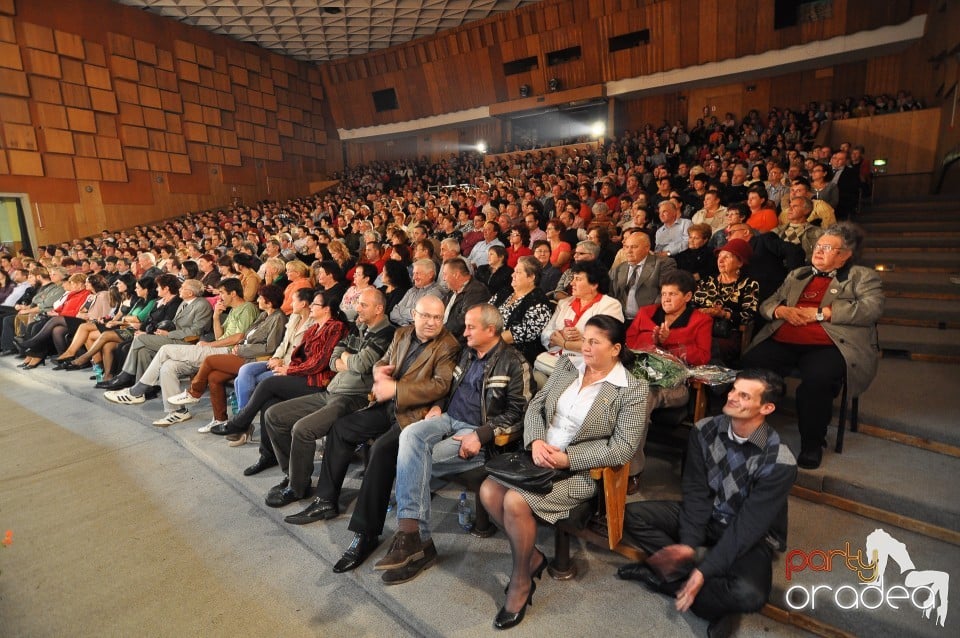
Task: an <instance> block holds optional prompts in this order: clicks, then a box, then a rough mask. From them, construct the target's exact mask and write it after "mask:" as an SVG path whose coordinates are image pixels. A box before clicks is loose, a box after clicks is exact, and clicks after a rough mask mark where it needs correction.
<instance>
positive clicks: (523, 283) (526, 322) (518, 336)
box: [490, 257, 553, 365]
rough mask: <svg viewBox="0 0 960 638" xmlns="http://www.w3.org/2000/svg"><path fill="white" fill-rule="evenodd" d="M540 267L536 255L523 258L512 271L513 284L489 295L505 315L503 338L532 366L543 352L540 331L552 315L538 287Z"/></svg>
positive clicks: (502, 314) (491, 301)
mask: <svg viewBox="0 0 960 638" xmlns="http://www.w3.org/2000/svg"><path fill="white" fill-rule="evenodd" d="M540 270H541V269H540V262H538V261H537V260H536V259H535V258H533V257H521V258H520V260H519V261H518V262H517V269H516V270H514V271H513V277H512V281H511V285H510V286H506V287H504V288H501V289H500V291H499V292H497V293H496V294H494V295H493V297H491V298H490V303H491V304H493V305H494V306H496V307H497V310H499V311H500V315H501V316H502V317H503V323H504V330H503V334H502V335H501V336H502V338H503V340H504V341H506V342H507V343H512V344H513V345H514V347H516V348H517V350H519V351H520V352H521V353H522V354H523V356H525V357H526V358H527V361H529V362H530V363H531V365H532V364H533V361H534V359H536V358H537V355H538V354H540V353H541V352H543V344H542V343H541V342H540V333H541V332H543V327H544V326H545V325H547V322H548V321H550V316H551V315H552V314H553V311H552V308H551V306H550V302H549V301H548V300H547V297H546V295H545V294H544V293H543V291H542V290H540V287H539V283H540Z"/></svg>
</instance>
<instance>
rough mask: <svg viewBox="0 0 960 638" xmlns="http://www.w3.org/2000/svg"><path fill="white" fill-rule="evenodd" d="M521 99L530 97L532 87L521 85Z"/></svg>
mask: <svg viewBox="0 0 960 638" xmlns="http://www.w3.org/2000/svg"><path fill="white" fill-rule="evenodd" d="M520 97H530V85H529V84H521V85H520Z"/></svg>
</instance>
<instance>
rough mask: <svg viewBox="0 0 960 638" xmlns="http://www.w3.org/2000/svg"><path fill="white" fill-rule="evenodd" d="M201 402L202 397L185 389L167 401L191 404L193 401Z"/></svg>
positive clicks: (177, 403) (175, 403)
mask: <svg viewBox="0 0 960 638" xmlns="http://www.w3.org/2000/svg"><path fill="white" fill-rule="evenodd" d="M199 402H200V399H198V398H197V397H195V396H193V395H192V394H190V392H189V391H188V390H184V391H183V392H181V393H180V394H175V395H173V396H172V397H170V398H169V399H167V403H170V404H173V405H190V404H191V403H199Z"/></svg>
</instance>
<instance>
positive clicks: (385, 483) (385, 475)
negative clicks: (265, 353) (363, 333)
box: [284, 295, 460, 574]
mask: <svg viewBox="0 0 960 638" xmlns="http://www.w3.org/2000/svg"><path fill="white" fill-rule="evenodd" d="M443 313H444V304H443V301H441V300H440V298H439V297H436V296H434V295H427V296H425V297H423V298H421V299H420V300H418V301H417V305H416V308H415V309H414V311H413V325H410V326H404V327H402V328H398V329H397V331H396V333H394V336H393V341H392V342H391V343H390V347H389V348H388V349H387V352H386V353H385V354H384V355H383V357H381V358H380V360H379V361H378V362H377V363H376V364H375V365H374V367H373V396H374V398H375V403H374V404H373V405H371V406H370V407H368V408H366V409H364V410H360V411H359V412H356V413H354V414H351V415H350V416H348V417H346V418H344V419H342V420H340V421H337V423H336V424H335V425H334V426H333V428H331V429H330V432H329V434H328V435H327V445H326V450H325V452H324V456H323V464H322V465H321V466H320V479H319V481H318V482H317V492H316V493H317V498H316V499H314V501H313V503H311V504H310V506H309V507H307V509H305V510H303V511H302V512H299V513H297V514H293V515H291V516H287V517H286V518H285V519H284V520H285V521H286V522H288V523H292V524H294V525H303V524H306V523H312V522H314V521H321V520H327V519H331V518H335V517H336V516H338V515H339V514H340V503H339V500H340V490H341V488H342V487H343V481H344V478H345V477H346V474H347V467H348V466H349V464H350V460H351V459H352V458H353V452H354V450H355V449H356V447H357V446H358V445H360V444H361V443H364V442H366V441H368V440H369V439H371V438H375V439H376V442H375V443H374V444H373V446H372V447H371V448H370V460H369V463H368V464H367V470H366V473H365V474H364V477H363V484H362V486H361V487H360V496H359V497H358V499H357V505H356V508H355V509H354V512H353V516H352V517H351V519H350V526H349V529H350V530H351V531H352V532H354V539H353V542H352V543H351V544H350V547H349V548H347V551H346V552H344V554H343V556H342V557H341V558H340V560H339V561H337V563H336V565H334V566H333V571H334V572H335V573H338V574H339V573H342V572H346V571H350V570H352V569H356V568H357V567H359V566H360V564H361V563H362V562H363V561H364V560H366V558H367V557H368V556H369V555H370V554H371V553H372V552H373V550H374V549H376V547H377V544H378V543H379V537H380V534H381V532H383V523H384V520H385V519H386V514H387V504H388V502H389V500H390V489H391V487H392V486H393V480H394V478H395V476H396V473H397V450H398V448H399V441H400V431H401V429H402V428H405V427H406V426H408V425H410V424H411V423H414V422H416V421H420V420H422V419H423V418H424V417H425V416H426V414H427V412H428V411H429V410H430V408H432V407H433V406H434V405H435V404H436V403H437V402H439V401H441V400H442V399H443V398H444V397H445V396H446V395H447V392H448V391H449V390H450V382H451V379H453V372H454V368H455V367H456V363H457V355H458V354H459V352H460V344H459V343H458V342H457V340H456V338H454V336H453V335H452V334H450V332H449V331H447V329H446V328H444V326H443Z"/></svg>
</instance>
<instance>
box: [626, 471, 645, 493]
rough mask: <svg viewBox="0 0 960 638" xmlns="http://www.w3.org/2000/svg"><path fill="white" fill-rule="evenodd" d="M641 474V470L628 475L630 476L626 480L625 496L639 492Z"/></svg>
mask: <svg viewBox="0 0 960 638" xmlns="http://www.w3.org/2000/svg"><path fill="white" fill-rule="evenodd" d="M642 475H643V472H640V473H638V474H631V475H630V478H629V479H628V480H627V496H633V495H634V494H637V493H639V492H640V477H641V476H642Z"/></svg>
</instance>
